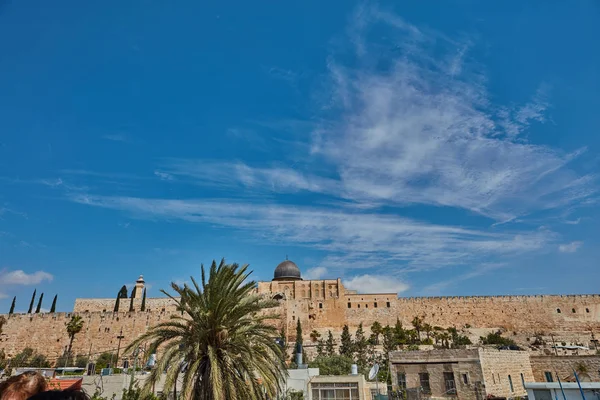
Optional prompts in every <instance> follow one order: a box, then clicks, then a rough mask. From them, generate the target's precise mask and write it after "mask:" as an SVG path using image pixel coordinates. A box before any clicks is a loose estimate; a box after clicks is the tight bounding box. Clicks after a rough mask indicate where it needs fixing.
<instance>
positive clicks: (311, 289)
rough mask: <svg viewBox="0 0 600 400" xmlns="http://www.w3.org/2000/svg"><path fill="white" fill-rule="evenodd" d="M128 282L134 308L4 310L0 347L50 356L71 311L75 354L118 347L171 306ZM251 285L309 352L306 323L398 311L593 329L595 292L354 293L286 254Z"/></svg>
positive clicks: (467, 322)
mask: <svg viewBox="0 0 600 400" xmlns="http://www.w3.org/2000/svg"><path fill="white" fill-rule="evenodd" d="M119 286H120V285H118V284H116V285H115V287H119ZM135 286H136V290H135V294H134V296H135V297H134V299H133V308H134V311H133V312H129V311H128V310H129V304H130V299H122V300H120V307H119V310H120V311H119V312H117V313H114V312H113V309H114V305H115V298H106V299H77V300H76V301H75V305H74V311H73V313H52V314H49V313H40V314H33V315H31V314H15V315H10V316H9V315H4V316H5V317H6V319H7V322H6V324H5V325H4V327H3V334H2V335H0V349H2V350H4V351H5V353H6V354H7V355H8V356H9V357H11V356H13V355H15V354H16V353H18V352H20V351H21V350H23V348H25V347H32V348H34V349H36V350H37V351H38V352H40V353H43V354H44V355H46V356H47V357H48V358H49V360H50V361H54V360H56V358H57V357H58V356H60V355H61V354H63V352H64V351H65V346H67V345H68V342H69V339H68V336H67V333H66V330H65V324H66V323H67V322H68V321H69V320H70V318H71V317H72V316H73V315H79V316H81V317H82V318H83V321H84V328H83V331H82V332H80V333H79V334H77V335H76V336H75V340H74V342H73V352H74V353H75V354H82V355H88V354H91V355H92V359H93V358H94V355H97V354H100V353H102V352H104V351H112V352H116V349H117V346H118V339H117V336H119V332H120V331H121V329H122V330H123V338H122V343H121V349H123V348H125V347H126V346H127V345H128V344H129V343H131V341H133V340H134V339H135V338H137V337H138V336H139V335H140V334H142V333H144V332H145V331H146V330H147V329H148V328H149V327H151V326H153V325H155V324H156V323H159V322H162V321H165V320H168V319H169V318H170V316H171V315H173V314H175V313H177V310H176V309H175V304H174V303H173V302H172V301H171V300H170V299H168V298H151V297H148V298H147V299H146V310H145V311H143V312H142V311H140V308H141V302H142V298H141V297H142V293H143V289H144V280H143V277H141V276H140V278H139V279H138V280H137V281H136V285H135ZM165 286H167V285H166V284H165ZM256 290H257V292H258V293H259V294H261V295H264V296H266V297H270V298H273V299H276V300H278V301H279V305H278V307H277V309H276V310H275V311H276V312H277V313H279V315H280V316H281V317H280V320H277V321H273V323H274V324H276V325H277V326H278V328H284V329H285V331H286V332H287V334H288V342H289V343H290V342H292V341H293V334H294V331H295V327H296V323H297V321H298V320H300V321H301V323H302V328H303V332H304V334H305V338H304V339H305V343H304V345H305V346H304V348H305V349H306V351H307V353H309V355H310V352H311V351H312V348H311V346H310V345H311V341H310V338H309V335H310V332H312V331H313V330H315V331H317V332H318V333H320V334H321V337H326V335H327V332H328V331H329V330H331V331H332V332H333V334H334V337H336V338H338V337H339V335H340V333H341V330H342V327H343V326H344V325H346V324H347V325H348V326H349V327H350V329H351V331H355V330H356V328H357V327H358V325H359V324H361V323H362V324H363V326H364V329H365V331H367V332H369V327H370V326H371V325H372V324H373V323H374V322H375V321H377V322H379V323H380V324H382V325H383V326H385V325H388V324H389V325H393V324H394V323H395V322H396V319H397V318H398V319H400V320H401V321H402V323H403V324H404V325H405V326H410V321H412V319H413V318H414V317H415V316H419V317H421V318H422V319H423V320H424V322H425V323H428V324H430V325H432V326H440V327H443V328H447V327H457V328H464V327H467V326H468V327H472V328H470V330H471V333H469V332H465V334H470V335H471V340H473V341H474V342H476V341H477V340H478V338H479V335H482V334H486V332H489V331H490V330H496V329H503V330H504V331H505V332H507V334H509V335H510V336H511V337H512V338H513V339H515V340H516V341H517V342H519V344H521V345H523V346H527V344H528V343H529V342H527V340H530V338H532V337H533V336H534V333H536V332H538V331H544V332H545V333H546V334H553V336H554V338H555V339H556V340H557V341H558V343H561V342H566V343H568V344H571V343H573V344H577V343H579V344H584V345H586V346H592V347H593V346H594V345H595V344H596V342H593V340H595V339H594V336H593V335H594V332H595V333H598V332H599V331H600V295H577V296H546V295H543V296H542V295H539V296H482V297H428V298H427V297H423V298H398V296H397V294H396V293H377V294H373V293H371V294H359V293H357V292H356V291H353V290H349V289H347V288H345V286H344V285H343V283H342V281H341V280H340V279H339V278H338V279H321V280H303V279H302V275H301V273H300V269H299V268H298V267H297V266H296V264H294V263H293V262H292V261H290V260H285V261H283V262H282V263H281V264H279V265H278V266H277V268H276V270H275V273H274V278H273V280H272V281H268V282H258V284H257V289H256ZM486 330H487V331H486ZM313 347H314V344H313ZM545 350H548V349H545ZM540 351H541V350H540ZM563 353H564V351H563Z"/></svg>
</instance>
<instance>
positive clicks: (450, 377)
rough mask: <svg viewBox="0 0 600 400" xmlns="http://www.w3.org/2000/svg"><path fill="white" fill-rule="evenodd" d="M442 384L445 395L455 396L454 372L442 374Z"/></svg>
mask: <svg viewBox="0 0 600 400" xmlns="http://www.w3.org/2000/svg"><path fill="white" fill-rule="evenodd" d="M444 382H445V384H446V393H447V394H456V382H454V372H444Z"/></svg>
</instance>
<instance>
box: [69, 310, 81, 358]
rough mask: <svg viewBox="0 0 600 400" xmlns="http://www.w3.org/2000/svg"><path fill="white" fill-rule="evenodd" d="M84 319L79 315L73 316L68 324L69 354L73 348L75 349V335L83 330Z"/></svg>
mask: <svg viewBox="0 0 600 400" xmlns="http://www.w3.org/2000/svg"><path fill="white" fill-rule="evenodd" d="M83 323H84V321H83V318H81V316H79V315H73V316H72V317H71V320H70V321H69V322H68V323H67V335H69V349H68V350H67V353H69V354H71V348H72V347H73V340H75V335H77V334H78V333H79V332H81V330H82V329H83Z"/></svg>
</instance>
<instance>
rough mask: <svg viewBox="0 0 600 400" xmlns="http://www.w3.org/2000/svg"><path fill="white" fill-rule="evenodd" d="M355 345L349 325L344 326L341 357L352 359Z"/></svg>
mask: <svg viewBox="0 0 600 400" xmlns="http://www.w3.org/2000/svg"><path fill="white" fill-rule="evenodd" d="M353 347H354V346H353V344H352V336H351V335H350V328H348V325H344V329H342V337H341V344H340V355H341V356H346V357H348V358H352V353H353V350H354V349H353Z"/></svg>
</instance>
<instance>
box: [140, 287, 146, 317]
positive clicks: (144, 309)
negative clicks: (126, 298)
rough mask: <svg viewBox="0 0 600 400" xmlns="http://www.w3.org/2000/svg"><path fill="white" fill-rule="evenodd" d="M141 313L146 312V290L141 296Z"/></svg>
mask: <svg viewBox="0 0 600 400" xmlns="http://www.w3.org/2000/svg"><path fill="white" fill-rule="evenodd" d="M141 311H146V288H144V294H143V295H142V307H141Z"/></svg>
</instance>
